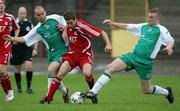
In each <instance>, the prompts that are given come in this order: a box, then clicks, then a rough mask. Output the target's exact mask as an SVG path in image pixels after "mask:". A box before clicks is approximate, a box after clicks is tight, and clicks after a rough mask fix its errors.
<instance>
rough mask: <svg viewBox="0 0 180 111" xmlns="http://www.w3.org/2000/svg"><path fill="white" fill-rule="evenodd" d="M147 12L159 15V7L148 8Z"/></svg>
mask: <svg viewBox="0 0 180 111" xmlns="http://www.w3.org/2000/svg"><path fill="white" fill-rule="evenodd" d="M149 13H156V14H157V15H160V12H159V8H151V9H149Z"/></svg>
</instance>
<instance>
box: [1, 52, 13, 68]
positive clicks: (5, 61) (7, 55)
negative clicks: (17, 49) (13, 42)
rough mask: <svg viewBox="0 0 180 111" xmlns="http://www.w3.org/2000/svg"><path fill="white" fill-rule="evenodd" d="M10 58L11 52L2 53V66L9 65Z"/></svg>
mask: <svg viewBox="0 0 180 111" xmlns="http://www.w3.org/2000/svg"><path fill="white" fill-rule="evenodd" d="M10 57H11V52H10V51H7V52H3V53H0V64H4V65H7V64H8V63H9V60H10Z"/></svg>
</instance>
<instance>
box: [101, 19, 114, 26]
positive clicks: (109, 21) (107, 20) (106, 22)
mask: <svg viewBox="0 0 180 111" xmlns="http://www.w3.org/2000/svg"><path fill="white" fill-rule="evenodd" d="M103 24H108V25H112V21H111V20H109V19H105V20H104V21H103Z"/></svg>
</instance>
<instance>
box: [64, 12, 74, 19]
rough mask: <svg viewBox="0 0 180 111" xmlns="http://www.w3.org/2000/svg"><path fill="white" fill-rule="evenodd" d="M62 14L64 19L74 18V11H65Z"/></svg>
mask: <svg viewBox="0 0 180 111" xmlns="http://www.w3.org/2000/svg"><path fill="white" fill-rule="evenodd" d="M63 16H64V19H65V20H71V19H72V20H75V18H76V17H75V15H74V13H73V12H69V11H67V12H65V13H64V14H63Z"/></svg>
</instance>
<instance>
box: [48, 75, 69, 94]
mask: <svg viewBox="0 0 180 111" xmlns="http://www.w3.org/2000/svg"><path fill="white" fill-rule="evenodd" d="M54 78H55V77H52V76H51V77H48V91H49V88H50V85H51V82H52V81H53V79H54ZM59 91H60V92H62V94H63V95H66V94H67V89H66V87H65V86H64V83H63V82H62V81H61V84H60V86H59Z"/></svg>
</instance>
